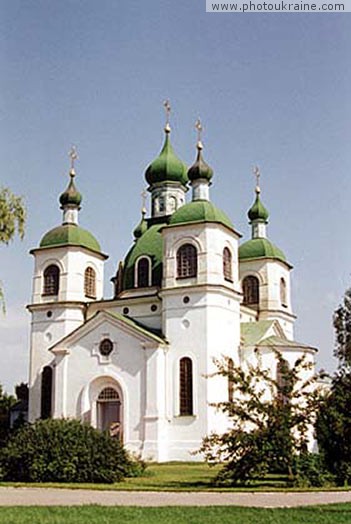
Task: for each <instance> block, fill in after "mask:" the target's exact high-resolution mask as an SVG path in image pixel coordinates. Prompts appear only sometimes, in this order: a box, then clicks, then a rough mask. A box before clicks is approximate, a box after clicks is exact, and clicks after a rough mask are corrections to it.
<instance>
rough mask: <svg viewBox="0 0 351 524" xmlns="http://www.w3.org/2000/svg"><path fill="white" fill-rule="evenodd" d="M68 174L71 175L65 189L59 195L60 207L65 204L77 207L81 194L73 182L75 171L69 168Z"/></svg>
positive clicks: (80, 200)
mask: <svg viewBox="0 0 351 524" xmlns="http://www.w3.org/2000/svg"><path fill="white" fill-rule="evenodd" d="M69 176H70V177H71V179H70V181H69V184H68V186H67V189H66V190H65V191H64V192H63V193H62V194H61V195H60V204H61V208H64V207H65V206H67V205H74V206H77V207H79V206H80V204H81V202H82V195H81V194H80V193H79V191H77V188H76V186H75V183H74V177H75V172H74V170H73V169H71V171H70V174H69Z"/></svg>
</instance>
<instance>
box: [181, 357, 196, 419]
mask: <svg viewBox="0 0 351 524" xmlns="http://www.w3.org/2000/svg"><path fill="white" fill-rule="evenodd" d="M179 416H180V417H193V416H194V366H193V360H192V359H191V358H190V357H188V356H185V357H182V358H181V359H180V360H179Z"/></svg>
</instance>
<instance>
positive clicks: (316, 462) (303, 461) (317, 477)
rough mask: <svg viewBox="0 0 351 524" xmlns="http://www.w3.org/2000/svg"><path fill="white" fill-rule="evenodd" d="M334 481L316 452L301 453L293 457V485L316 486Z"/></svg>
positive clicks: (321, 457)
mask: <svg viewBox="0 0 351 524" xmlns="http://www.w3.org/2000/svg"><path fill="white" fill-rule="evenodd" d="M333 483H334V477H333V475H332V474H331V473H330V472H329V471H328V468H327V466H326V464H325V462H324V460H323V456H322V455H320V454H318V453H301V455H299V456H296V457H295V464H294V478H293V485H294V486H300V487H317V488H320V487H322V486H326V485H331V484H333Z"/></svg>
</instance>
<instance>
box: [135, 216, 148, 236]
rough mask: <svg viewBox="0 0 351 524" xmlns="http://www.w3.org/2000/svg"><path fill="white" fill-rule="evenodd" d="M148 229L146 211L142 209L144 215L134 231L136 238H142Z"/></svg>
mask: <svg viewBox="0 0 351 524" xmlns="http://www.w3.org/2000/svg"><path fill="white" fill-rule="evenodd" d="M146 231H147V222H146V220H145V211H144V210H143V211H142V216H141V220H140V222H139V224H138V225H137V226H136V228H135V229H134V231H133V235H134V238H136V239H138V238H140V237H141V236H142V235H143V234H144V233H145V232H146Z"/></svg>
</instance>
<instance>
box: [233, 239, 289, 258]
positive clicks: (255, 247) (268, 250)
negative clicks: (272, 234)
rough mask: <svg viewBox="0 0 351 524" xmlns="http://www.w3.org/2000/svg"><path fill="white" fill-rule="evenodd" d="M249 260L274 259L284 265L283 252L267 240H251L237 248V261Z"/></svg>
mask: <svg viewBox="0 0 351 524" xmlns="http://www.w3.org/2000/svg"><path fill="white" fill-rule="evenodd" d="M251 258H252V259H254V258H275V259H277V260H281V261H282V262H285V263H286V257H285V255H284V253H283V251H281V250H280V249H279V248H278V247H276V246H275V245H274V244H273V243H272V242H271V241H270V240H268V239H267V238H252V239H251V240H248V241H247V242H244V244H242V245H241V246H240V247H239V260H247V259H251Z"/></svg>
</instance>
